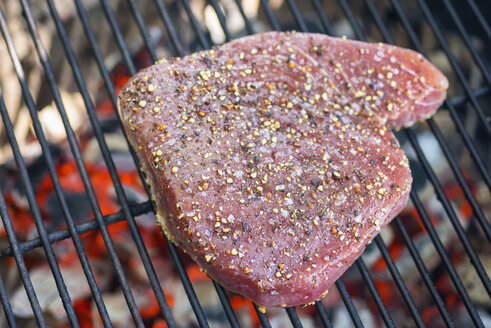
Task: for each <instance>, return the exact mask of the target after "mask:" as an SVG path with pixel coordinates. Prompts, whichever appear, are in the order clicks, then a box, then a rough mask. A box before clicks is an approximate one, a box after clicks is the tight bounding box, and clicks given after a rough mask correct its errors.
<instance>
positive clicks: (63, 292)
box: [0, 9, 79, 327]
mask: <svg viewBox="0 0 491 328" xmlns="http://www.w3.org/2000/svg"><path fill="white" fill-rule="evenodd" d="M0 28H1V30H2V35H3V38H4V40H5V41H6V44H7V48H8V51H9V54H10V56H11V58H12V62H13V64H14V68H15V70H16V73H17V76H18V79H19V83H20V84H21V89H22V94H23V95H24V97H25V102H26V104H27V106H28V108H29V112H30V114H31V116H32V118H33V120H34V119H35V118H37V113H36V109H35V107H34V102H33V100H32V98H31V96H30V93H29V89H28V87H27V83H26V80H25V74H24V71H23V69H22V66H21V65H20V61H19V59H18V57H17V54H16V53H15V49H14V47H13V43H12V38H11V36H10V35H9V32H8V30H7V24H6V21H5V17H4V15H3V12H2V11H1V9H0ZM2 109H3V108H2ZM2 116H3V115H2ZM6 118H7V120H8V115H7V117H6ZM37 123H39V122H37ZM33 125H34V129H35V131H36V135H38V138H39V139H40V141H41V140H43V141H46V140H45V139H43V137H44V135H43V132H42V128H41V126H40V125H39V124H36V123H34V124H33ZM9 141H10V144H11V148H12V152H13V154H14V159H15V162H16V164H17V167H18V169H19V172H20V177H21V181H22V185H23V186H24V191H25V193H26V196H27V200H28V203H29V207H30V210H31V213H32V216H33V219H34V223H35V225H36V229H37V231H38V233H39V236H40V238H41V241H42V245H43V249H44V252H45V254H46V259H47V261H48V264H49V267H50V269H51V272H52V274H53V278H54V279H55V283H56V287H57V288H58V291H59V294H60V297H61V300H62V304H63V307H64V309H65V312H66V314H67V316H68V320H69V321H70V324H71V325H72V326H74V327H78V326H79V323H78V320H77V316H76V314H75V310H74V309H73V305H72V303H71V300H70V295H69V294H68V290H67V287H66V285H65V282H64V280H63V276H62V275H61V271H60V267H59V265H58V262H57V260H56V256H55V253H54V250H53V246H52V245H51V244H50V242H49V240H48V233H47V231H46V228H45V226H44V222H43V218H42V216H41V211H40V209H39V206H38V204H37V202H36V196H35V193H34V188H33V186H32V184H31V181H30V179H29V175H28V173H27V169H26V167H25V164H24V161H23V159H22V155H21V153H20V150H19V148H18V145H17V142H16V140H15V137H14V140H9ZM46 145H47V144H46ZM46 150H47V149H46ZM54 173H55V174H56V171H54ZM11 246H12V245H11ZM19 270H22V268H21V267H19Z"/></svg>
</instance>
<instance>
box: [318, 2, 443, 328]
mask: <svg viewBox="0 0 491 328" xmlns="http://www.w3.org/2000/svg"><path fill="white" fill-rule="evenodd" d="M366 2H367V3H368V5H369V8H370V7H371V8H370V9H371V11H372V15H373V13H376V10H375V7H374V5H373V3H372V1H371V0H367V1H366ZM313 4H314V6H315V8H316V11H317V12H318V14H319V18H320V20H321V22H322V25H323V27H324V30H325V31H326V32H328V33H329V34H331V35H335V32H334V28H333V26H332V25H331V24H330V22H329V20H328V18H327V17H326V16H325V14H324V11H323V10H322V7H321V5H320V4H319V2H318V0H313ZM344 10H345V12H347V13H351V10H350V8H349V7H348V6H345V7H344ZM351 16H352V15H351ZM374 18H375V20H376V21H377V20H378V21H377V23H380V24H381V25H383V24H382V21H381V19H380V16H379V15H378V14H376V15H375V16H374ZM352 22H353V23H354V26H356V28H355V31H358V33H359V34H358V35H362V33H361V29H360V28H359V27H358V24H357V23H356V21H354V20H353V21H352ZM388 37H389V38H390V36H388ZM377 238H378V237H377ZM376 242H377V246H378V247H379V250H380V251H381V253H382V255H383V257H384V260H385V261H386V263H387V264H388V266H389V268H390V272H391V274H392V275H393V278H394V279H395V281H396V284H397V286H398V288H399V290H400V292H401V294H402V296H403V298H404V301H405V302H406V304H408V307H409V309H410V311H411V313H412V315H413V318H415V320H416V324H418V325H420V324H421V323H422V320H421V316H420V314H419V312H418V311H417V309H416V306H415V304H414V301H413V300H412V297H411V295H410V294H409V292H408V290H407V288H406V286H405V284H404V282H403V281H402V279H401V277H400V275H399V273H398V271H397V268H396V267H395V264H394V263H393V260H392V258H391V257H390V255H389V253H388V251H387V248H386V246H385V244H384V243H383V241H382V240H381V239H380V240H378V239H377V240H376ZM438 297H439V296H438ZM416 318H417V319H416Z"/></svg>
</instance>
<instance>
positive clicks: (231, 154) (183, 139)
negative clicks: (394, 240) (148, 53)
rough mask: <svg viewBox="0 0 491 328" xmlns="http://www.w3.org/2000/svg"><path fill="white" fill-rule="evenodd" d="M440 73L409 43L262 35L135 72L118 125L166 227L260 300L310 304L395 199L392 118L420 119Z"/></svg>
mask: <svg viewBox="0 0 491 328" xmlns="http://www.w3.org/2000/svg"><path fill="white" fill-rule="evenodd" d="M447 85H448V82H447V80H446V78H445V77H444V76H443V75H442V74H441V73H440V72H439V71H438V70H437V69H436V68H435V67H434V66H433V65H432V64H430V63H429V62H428V61H427V60H426V59H424V58H423V56H421V55H420V54H418V53H416V52H413V51H411V50H407V49H401V48H398V47H394V46H389V45H385V44H368V43H362V42H356V41H347V40H342V39H335V38H331V37H327V36H324V35H318V34H303V33H278V32H271V33H264V34H258V35H254V36H250V37H245V38H241V39H237V40H234V41H232V42H229V43H227V44H225V45H223V46H221V47H218V48H216V49H212V50H209V51H202V52H199V53H195V54H192V55H189V56H186V57H183V58H173V59H170V60H168V61H166V60H162V61H160V62H158V63H156V64H155V65H153V66H151V67H149V68H147V69H144V70H142V71H140V72H139V73H138V74H136V75H135V76H134V77H133V78H131V80H130V81H129V82H128V83H127V84H126V86H125V87H124V88H123V90H122V92H121V94H120V95H119V106H120V112H121V116H122V119H123V122H124V127H125V129H126V132H127V133H128V136H129V138H130V141H131V144H132V145H133V147H134V148H135V150H136V152H137V154H138V156H139V158H140V159H141V162H142V165H143V170H144V171H145V172H146V174H147V177H148V183H149V184H150V186H151V189H152V194H153V196H154V200H155V202H156V204H157V208H158V222H159V225H160V226H161V228H162V230H163V232H164V233H165V234H166V235H167V237H168V238H169V239H171V240H172V241H173V242H174V243H176V244H177V245H179V246H180V247H182V248H183V249H184V250H185V251H186V252H187V253H188V254H189V255H190V256H191V257H192V258H193V259H194V260H195V261H196V262H198V263H199V264H200V265H201V266H202V267H203V269H204V270H206V272H207V273H208V275H209V276H210V277H211V278H213V279H215V280H216V281H217V282H219V283H221V284H222V285H223V286H224V287H226V288H228V289H229V290H231V291H234V292H237V293H239V294H241V295H244V296H246V297H248V298H250V299H251V300H253V301H254V302H256V303H257V304H259V305H262V306H265V307H278V306H290V305H298V304H305V303H309V302H313V301H315V300H317V299H319V298H321V297H323V296H324V295H325V294H326V293H327V289H328V288H329V287H330V286H331V285H332V284H333V283H334V282H335V280H336V279H337V278H338V277H339V276H340V275H341V274H342V273H343V272H344V271H345V270H346V269H347V268H348V267H349V266H350V265H351V264H352V263H353V262H354V260H355V259H356V258H357V257H358V256H359V255H360V254H361V252H362V251H363V250H364V248H365V246H366V244H367V243H368V242H369V241H370V240H372V239H373V237H374V236H375V235H376V234H377V233H378V232H379V231H380V229H381V228H382V227H383V226H385V225H386V224H387V223H389V222H390V220H391V219H392V218H394V216H395V215H397V213H399V211H401V209H402V208H403V207H404V206H405V204H406V201H407V198H408V195H409V191H410V188H411V181H412V177H411V172H410V170H409V166H408V161H407V158H406V156H405V155H404V153H403V151H402V150H401V148H400V146H399V143H398V141H397V139H396V138H395V137H394V135H393V134H392V132H391V131H390V130H389V128H391V127H401V126H407V125H410V124H412V123H414V122H415V121H416V120H418V119H423V118H426V117H428V116H430V115H431V114H432V113H433V112H434V111H435V110H436V109H437V107H438V106H439V105H440V104H441V103H442V101H443V99H444V98H445V96H446V89H447Z"/></svg>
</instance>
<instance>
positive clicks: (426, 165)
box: [404, 129, 491, 296]
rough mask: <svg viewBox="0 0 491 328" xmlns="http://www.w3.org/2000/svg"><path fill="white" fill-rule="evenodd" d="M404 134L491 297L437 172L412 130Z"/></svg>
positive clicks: (484, 275) (490, 286)
mask: <svg viewBox="0 0 491 328" xmlns="http://www.w3.org/2000/svg"><path fill="white" fill-rule="evenodd" d="M404 132H406V136H407V137H408V139H409V142H410V143H411V145H412V146H413V149H414V150H415V152H416V155H417V157H418V160H419V161H420V163H421V164H422V166H423V168H424V170H425V172H426V174H427V176H428V178H429V179H430V181H431V182H432V184H433V187H434V189H435V192H436V194H437V196H438V199H439V200H440V203H441V204H442V205H443V207H444V209H445V212H446V214H447V216H448V218H449V219H450V222H451V223H452V226H453V227H454V229H455V231H456V232H457V236H458V237H459V239H460V241H461V243H462V245H463V246H464V249H465V251H466V253H467V254H468V255H469V259H470V261H471V264H472V265H473V266H474V268H475V270H476V272H477V274H478V276H479V278H480V279H481V282H482V283H483V285H484V288H485V290H486V292H487V293H488V295H490V296H491V282H490V280H489V277H488V274H487V273H486V270H485V269H484V267H483V265H482V263H481V260H480V259H479V256H478V255H477V253H476V251H475V249H474V247H473V246H472V244H471V242H470V240H469V238H468V237H467V234H466V233H465V230H464V228H463V227H462V224H461V223H460V221H459V219H458V217H457V214H456V213H455V210H454V208H453V207H452V204H451V203H450V200H449V199H448V198H447V197H446V196H445V192H444V191H443V188H442V186H441V185H440V184H439V182H438V178H437V177H436V174H435V172H434V171H433V169H432V168H431V166H430V164H429V163H428V160H427V159H426V157H425V156H424V154H423V152H422V150H421V148H420V147H419V145H418V141H417V138H416V134H415V133H414V132H413V131H412V130H410V129H406V130H404Z"/></svg>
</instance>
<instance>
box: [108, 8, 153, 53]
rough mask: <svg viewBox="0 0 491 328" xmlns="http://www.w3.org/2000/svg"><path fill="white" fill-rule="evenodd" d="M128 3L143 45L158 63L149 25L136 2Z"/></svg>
mask: <svg viewBox="0 0 491 328" xmlns="http://www.w3.org/2000/svg"><path fill="white" fill-rule="evenodd" d="M104 1H106V0H104ZM126 3H128V6H129V7H130V13H131V15H132V16H133V18H134V20H135V22H136V26H138V30H139V31H140V35H141V37H142V38H143V44H144V45H145V47H146V49H147V51H148V53H149V54H150V58H152V61H154V62H155V61H157V59H158V58H157V53H156V52H155V45H154V44H153V42H152V39H151V37H150V33H149V32H148V28H147V25H146V24H145V21H144V20H143V16H142V14H141V12H140V9H138V6H137V5H136V3H135V0H126Z"/></svg>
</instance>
